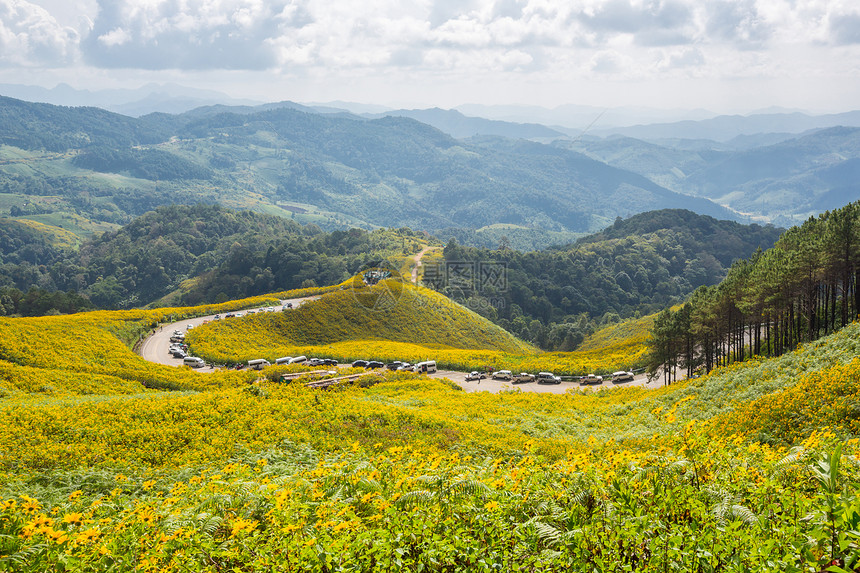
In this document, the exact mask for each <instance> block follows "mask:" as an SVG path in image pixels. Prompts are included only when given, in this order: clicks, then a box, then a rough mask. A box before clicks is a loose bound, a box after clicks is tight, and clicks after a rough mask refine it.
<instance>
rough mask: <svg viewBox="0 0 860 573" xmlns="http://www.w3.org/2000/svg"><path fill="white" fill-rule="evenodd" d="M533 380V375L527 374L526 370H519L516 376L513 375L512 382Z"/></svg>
mask: <svg viewBox="0 0 860 573" xmlns="http://www.w3.org/2000/svg"><path fill="white" fill-rule="evenodd" d="M534 381H535V375H534V374H529V373H528V372H520V373H519V374H517V375H516V376H514V380H513V383H514V384H528V383H529V382H534Z"/></svg>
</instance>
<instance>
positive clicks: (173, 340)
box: [167, 330, 206, 368]
mask: <svg viewBox="0 0 860 573" xmlns="http://www.w3.org/2000/svg"><path fill="white" fill-rule="evenodd" d="M167 351H168V352H169V353H170V354H171V356H173V357H174V358H181V359H182V363H183V364H184V365H185V366H190V367H191V368H203V367H204V366H206V361H205V360H203V359H202V358H200V357H197V356H188V345H187V344H185V334H184V333H183V332H182V331H181V330H174V331H173V333H172V334H171V336H170V347H169V348H168V350H167Z"/></svg>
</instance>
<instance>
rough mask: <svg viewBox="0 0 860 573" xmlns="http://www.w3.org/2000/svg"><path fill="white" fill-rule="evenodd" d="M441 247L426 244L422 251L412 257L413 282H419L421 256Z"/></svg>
mask: <svg viewBox="0 0 860 573" xmlns="http://www.w3.org/2000/svg"><path fill="white" fill-rule="evenodd" d="M438 248H439V247H431V246H429V245H428V246H426V247H424V248H423V249H421V251H420V252H419V253H418V254H417V255H415V256H414V257H412V261H413V262H412V284H418V269H419V268H420V267H421V258H422V257H423V256H424V255H426V254H427V253H428V252H430V251H433V250H435V249H438Z"/></svg>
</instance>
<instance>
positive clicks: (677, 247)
mask: <svg viewBox="0 0 860 573" xmlns="http://www.w3.org/2000/svg"><path fill="white" fill-rule="evenodd" d="M781 232H782V230H781V229H777V228H774V227H772V226H764V227H763V226H760V225H740V224H738V223H734V222H731V221H718V220H716V219H713V218H711V217H707V216H702V215H696V214H695V213H692V212H690V211H685V210H680V209H668V210H661V211H653V212H649V213H643V214H640V215H636V216H634V217H631V218H629V219H626V220H622V219H620V218H619V219H618V220H616V222H615V223H614V224H613V225H612V226H610V227H609V228H607V229H605V230H604V231H602V232H600V233H596V234H594V235H590V236H588V237H584V238H582V239H580V240H579V241H577V242H576V243H574V244H572V245H569V246H566V247H557V248H551V249H547V250H544V251H532V252H526V253H523V252H519V251H515V250H513V249H510V248H505V247H504V245H502V246H501V247H502V248H499V249H494V250H490V249H478V248H472V247H464V246H462V245H460V244H458V243H457V242H456V241H455V240H452V241H449V242H448V245H447V246H446V248H445V250H444V263H443V264H442V266H443V268H440V269H427V270H425V283H427V284H428V285H429V286H432V287H434V288H436V289H438V290H440V291H441V292H443V293H445V294H447V295H448V296H450V297H451V298H453V299H455V300H459V301H462V302H463V303H464V304H467V305H468V306H470V307H471V308H473V309H474V310H476V311H477V312H480V313H482V314H484V315H485V316H487V317H488V318H490V319H491V320H493V321H495V322H497V323H498V324H499V325H501V326H502V327H504V328H505V329H507V330H509V331H510V332H513V333H514V334H516V335H518V336H520V337H521V338H523V339H525V340H528V341H531V342H533V343H535V344H537V345H538V346H540V347H542V348H545V349H554V350H572V349H573V348H575V347H576V346H577V345H578V344H579V343H580V342H581V341H582V339H583V338H584V337H585V336H586V335H587V334H589V333H590V332H591V330H593V328H594V327H595V326H597V325H600V324H605V323H607V322H612V321H615V320H618V319H619V318H627V317H631V316H637V315H638V314H648V313H654V312H657V311H659V310H660V309H663V308H665V307H667V306H670V305H672V304H677V303H679V302H681V301H683V300H684V298H686V297H687V296H689V294H690V293H692V292H693V291H694V290H695V289H696V288H697V287H701V286H703V285H713V284H716V283H718V282H719V281H720V280H722V279H723V278H724V277H725V276H726V271H727V269H728V268H729V267H730V266H731V265H732V263H733V262H734V261H735V260H736V259H741V258H744V257H747V256H749V255H750V254H751V253H753V252H754V251H755V250H756V249H758V248H763V249H766V248H769V247H770V246H772V245H773V244H774V243H775V242H776V240H777V238H778V237H779V235H780V233H781ZM500 268H501V269H503V270H504V272H505V273H506V277H505V278H504V281H503V282H500V281H496V280H492V279H493V277H492V276H486V275H487V273H494V272H498V271H499V270H500ZM428 271H429V272H428ZM482 273H484V274H483V275H482ZM464 279H465V280H464Z"/></svg>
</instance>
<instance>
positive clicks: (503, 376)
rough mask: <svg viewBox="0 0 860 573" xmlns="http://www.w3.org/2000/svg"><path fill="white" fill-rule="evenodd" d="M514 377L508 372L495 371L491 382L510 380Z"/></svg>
mask: <svg viewBox="0 0 860 573" xmlns="http://www.w3.org/2000/svg"><path fill="white" fill-rule="evenodd" d="M513 377H514V375H513V373H512V372H511V371H510V370H497V371H496V372H493V380H511V379H513Z"/></svg>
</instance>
